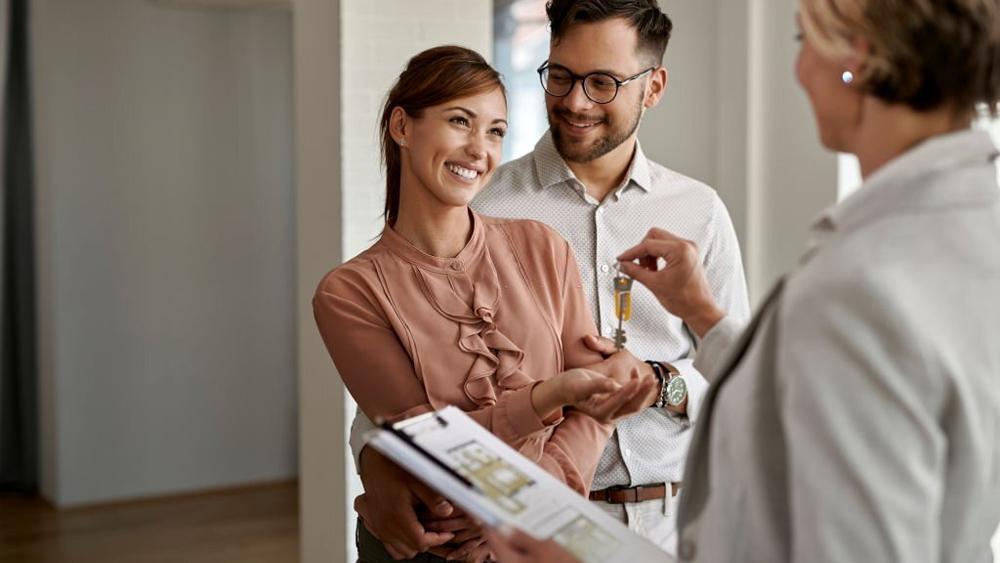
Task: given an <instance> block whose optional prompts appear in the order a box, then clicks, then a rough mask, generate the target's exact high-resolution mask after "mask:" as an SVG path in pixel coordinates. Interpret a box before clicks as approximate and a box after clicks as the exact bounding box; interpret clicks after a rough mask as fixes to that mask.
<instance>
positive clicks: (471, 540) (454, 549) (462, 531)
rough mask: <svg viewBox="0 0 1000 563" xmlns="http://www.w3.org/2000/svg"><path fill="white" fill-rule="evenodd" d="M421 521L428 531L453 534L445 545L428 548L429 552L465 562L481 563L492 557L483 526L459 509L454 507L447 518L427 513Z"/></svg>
mask: <svg viewBox="0 0 1000 563" xmlns="http://www.w3.org/2000/svg"><path fill="white" fill-rule="evenodd" d="M421 521H422V522H424V528H426V529H427V530H428V531H433V532H438V533H443V534H454V538H452V540H451V541H450V542H448V544H447V545H442V546H437V547H432V548H431V549H429V550H428V552H430V553H431V554H433V555H437V556H438V557H442V558H444V559H447V560H448V561H465V562H466V563H483V562H484V561H488V560H490V559H492V555H493V553H492V551H491V550H490V546H489V545H488V544H487V543H486V537H485V536H484V535H483V533H484V530H483V526H482V525H481V524H480V523H479V522H477V521H476V520H474V519H473V518H471V517H469V516H467V515H466V514H464V513H462V512H461V511H460V510H458V509H456V511H455V514H454V515H453V516H452V517H449V518H435V517H433V516H431V515H428V519H425V518H424V517H421Z"/></svg>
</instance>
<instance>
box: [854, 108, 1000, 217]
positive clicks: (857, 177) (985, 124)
mask: <svg viewBox="0 0 1000 563" xmlns="http://www.w3.org/2000/svg"><path fill="white" fill-rule="evenodd" d="M982 113H983V117H981V118H980V119H979V121H977V122H976V125H975V127H976V128H979V129H986V130H987V131H989V132H990V134H991V135H992V136H993V142H994V143H996V144H997V146H998V147H1000V119H990V118H988V116H986V114H985V112H982ZM838 165H839V166H838V171H839V178H838V189H837V195H838V198H839V199H844V198H845V197H847V196H849V195H851V193H853V192H854V191H855V190H857V189H858V188H859V187H861V167H860V166H859V165H858V159H857V157H855V156H854V155H852V154H841V155H840V160H839V163H838ZM997 182H998V183H1000V161H997Z"/></svg>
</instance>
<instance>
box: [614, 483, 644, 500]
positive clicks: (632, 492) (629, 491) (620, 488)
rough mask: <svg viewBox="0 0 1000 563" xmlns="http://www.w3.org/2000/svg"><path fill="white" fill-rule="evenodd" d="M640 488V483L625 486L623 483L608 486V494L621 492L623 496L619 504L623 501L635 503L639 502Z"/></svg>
mask: <svg viewBox="0 0 1000 563" xmlns="http://www.w3.org/2000/svg"><path fill="white" fill-rule="evenodd" d="M641 489H642V485H638V486H635V487H626V486H625V485H615V486H613V487H608V496H609V497H610V495H612V494H614V493H621V494H622V496H623V497H624V498H622V500H621V502H620V503H619V504H625V503H633V504H634V503H636V502H639V493H640V490H641Z"/></svg>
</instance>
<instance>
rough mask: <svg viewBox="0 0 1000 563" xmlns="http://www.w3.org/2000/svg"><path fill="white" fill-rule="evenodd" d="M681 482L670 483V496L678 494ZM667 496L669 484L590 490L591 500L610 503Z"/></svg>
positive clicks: (623, 502) (631, 501)
mask: <svg viewBox="0 0 1000 563" xmlns="http://www.w3.org/2000/svg"><path fill="white" fill-rule="evenodd" d="M680 488H681V485H680V483H670V496H672V497H675V496H677V491H679V490H680ZM666 496H667V485H666V484H665V483H660V484H659V485H639V486H638V487H609V488H607V489H601V490H600V491H590V500H599V501H603V502H607V503H610V504H626V503H634V502H643V501H647V500H656V499H661V498H664V497H666Z"/></svg>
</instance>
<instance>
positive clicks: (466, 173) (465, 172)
mask: <svg viewBox="0 0 1000 563" xmlns="http://www.w3.org/2000/svg"><path fill="white" fill-rule="evenodd" d="M448 170H451V171H452V172H454V173H455V174H458V175H459V176H461V177H463V178H465V179H467V180H472V179H474V178H475V177H476V176H479V172H476V171H475V170H469V169H468V168H464V167H462V166H458V165H457V164H449V165H448Z"/></svg>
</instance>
